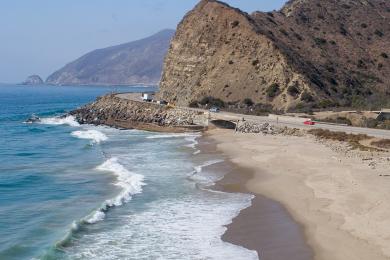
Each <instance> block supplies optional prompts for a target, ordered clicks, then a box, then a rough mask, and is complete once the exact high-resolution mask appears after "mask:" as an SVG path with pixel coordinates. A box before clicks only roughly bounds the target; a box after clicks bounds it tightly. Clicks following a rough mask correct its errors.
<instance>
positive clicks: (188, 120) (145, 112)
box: [70, 94, 207, 132]
mask: <svg viewBox="0 0 390 260" xmlns="http://www.w3.org/2000/svg"><path fill="white" fill-rule="evenodd" d="M70 114H71V115H73V116H74V117H75V118H76V120H77V121H78V122H79V123H81V124H93V125H108V126H113V127H118V128H125V129H140V130H150V131H164V132H165V131H167V132H185V131H199V130H204V129H205V128H206V125H207V123H206V121H207V117H206V116H205V115H204V113H203V112H198V111H193V110H189V109H185V108H170V107H168V106H162V105H159V104H155V103H146V102H140V101H134V100H128V99H122V98H119V97H117V96H116V95H115V94H111V95H106V96H103V97H100V98H98V99H97V100H96V101H95V102H93V103H91V104H88V105H86V106H84V107H81V108H79V109H77V110H74V111H72V112H71V113H70Z"/></svg>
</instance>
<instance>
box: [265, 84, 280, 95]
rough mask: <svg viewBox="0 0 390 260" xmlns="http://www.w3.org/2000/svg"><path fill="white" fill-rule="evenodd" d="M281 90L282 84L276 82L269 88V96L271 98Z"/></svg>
mask: <svg viewBox="0 0 390 260" xmlns="http://www.w3.org/2000/svg"><path fill="white" fill-rule="evenodd" d="M279 92H280V86H279V84H278V83H274V84H272V85H271V86H269V87H268V89H267V96H268V97H270V98H273V97H276V96H277V95H278V93H279Z"/></svg>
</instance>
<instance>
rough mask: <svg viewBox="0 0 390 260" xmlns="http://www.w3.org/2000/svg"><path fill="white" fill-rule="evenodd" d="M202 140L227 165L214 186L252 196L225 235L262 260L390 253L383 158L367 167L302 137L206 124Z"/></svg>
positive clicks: (388, 185)
mask: <svg viewBox="0 0 390 260" xmlns="http://www.w3.org/2000/svg"><path fill="white" fill-rule="evenodd" d="M206 138H211V139H212V140H214V141H215V142H216V145H217V148H216V149H217V150H218V151H220V152H222V153H223V154H225V156H227V158H228V159H229V160H230V162H232V163H233V165H234V166H231V167H230V169H231V170H230V173H229V174H228V175H227V176H226V177H225V178H224V180H222V181H221V182H220V183H219V184H218V185H221V186H223V187H224V189H226V190H228V191H232V192H234V191H239V192H242V191H248V192H251V193H253V194H258V196H256V199H254V201H253V206H252V207H250V208H248V209H246V210H243V211H242V212H241V214H240V215H239V216H238V217H237V218H236V219H235V220H234V221H233V223H232V224H231V225H230V226H229V227H228V231H227V232H226V234H225V235H224V237H223V239H224V240H225V241H228V242H231V243H235V244H239V245H242V246H244V247H247V248H249V249H254V250H257V251H258V252H259V256H260V257H261V259H262V260H268V259H272V260H278V259H302V260H303V259H321V260H322V259H324V260H325V259H326V260H339V259H340V260H341V259H343V260H345V259H353V260H357V259H362V260H363V259H364V260H368V259H370V260H371V259H375V260H381V259H390V178H388V177H383V175H386V174H389V173H390V168H389V167H388V164H385V165H382V166H381V165H377V166H376V167H375V168H374V167H372V165H369V164H368V163H367V161H365V160H362V159H361V158H360V157H350V156H346V155H344V154H342V153H340V152H336V151H334V149H331V148H330V147H328V146H326V145H324V144H321V143H319V142H317V141H315V139H314V138H313V137H309V136H306V137H292V136H263V135H256V134H239V133H235V132H233V131H229V130H212V131H210V132H208V133H207V135H206ZM235 167H236V168H235ZM240 183H245V185H240ZM242 186H244V188H242ZM240 187H241V188H240ZM276 201H277V202H278V203H277V202H276ZM279 203H280V204H279ZM302 241H303V242H302ZM307 245H309V247H310V248H311V249H312V250H313V251H311V250H310V248H309V247H308V246H307ZM283 250H284V252H281V251H283ZM312 253H313V255H311V254H312Z"/></svg>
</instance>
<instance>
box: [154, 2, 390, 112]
mask: <svg viewBox="0 0 390 260" xmlns="http://www.w3.org/2000/svg"><path fill="white" fill-rule="evenodd" d="M389 19H390V2H389V1H383V0H310V1H309V0H291V1H289V2H288V3H287V4H286V5H285V7H284V8H283V9H282V10H281V11H277V12H276V11H275V12H271V13H263V12H255V13H253V14H250V15H249V14H247V13H244V12H242V11H240V10H238V9H236V8H232V7H230V6H229V5H227V4H224V3H222V2H220V1H215V0H202V1H200V3H199V4H198V5H197V6H196V7H195V8H194V9H193V10H192V11H191V12H189V13H188V14H187V15H186V16H185V17H184V19H183V20H182V22H181V23H180V24H179V26H178V28H177V31H176V35H175V37H174V38H173V40H172V43H171V47H170V49H169V51H168V55H167V57H166V58H165V63H164V70H163V76H162V80H161V83H160V89H161V91H160V93H159V96H160V97H161V98H162V99H166V100H168V101H170V102H174V103H176V104H178V105H189V104H190V103H191V102H193V101H199V100H201V99H202V98H203V97H206V96H212V97H214V98H219V99H221V100H223V101H225V102H231V103H234V102H243V101H244V100H245V99H251V100H252V101H253V102H254V103H262V104H271V105H272V106H273V108H274V109H278V110H298V109H301V108H304V107H309V108H326V107H334V106H338V105H340V106H346V107H351V106H352V107H364V106H366V105H370V106H371V107H373V106H381V105H384V104H386V103H390V85H389V82H390V76H389V75H390V51H389V50H390V23H389V22H388V21H389Z"/></svg>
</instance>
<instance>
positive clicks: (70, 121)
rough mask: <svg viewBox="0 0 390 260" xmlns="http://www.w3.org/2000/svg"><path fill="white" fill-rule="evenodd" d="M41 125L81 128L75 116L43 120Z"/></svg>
mask: <svg viewBox="0 0 390 260" xmlns="http://www.w3.org/2000/svg"><path fill="white" fill-rule="evenodd" d="M40 123H41V124H44V125H69V126H73V127H77V126H80V124H79V123H78V122H77V121H76V119H75V117H74V116H66V117H48V118H42V119H41V121H40Z"/></svg>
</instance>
